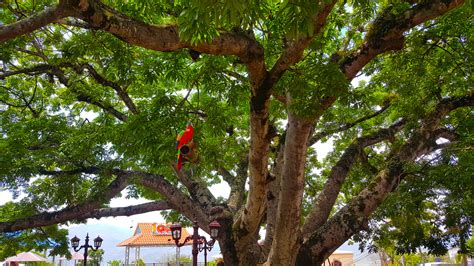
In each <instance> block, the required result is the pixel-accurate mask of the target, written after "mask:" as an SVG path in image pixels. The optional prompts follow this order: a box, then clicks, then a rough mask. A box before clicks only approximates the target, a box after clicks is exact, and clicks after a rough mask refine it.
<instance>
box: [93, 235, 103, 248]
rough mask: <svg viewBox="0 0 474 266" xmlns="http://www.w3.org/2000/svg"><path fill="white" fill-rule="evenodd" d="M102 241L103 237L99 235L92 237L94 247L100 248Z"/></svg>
mask: <svg viewBox="0 0 474 266" xmlns="http://www.w3.org/2000/svg"><path fill="white" fill-rule="evenodd" d="M102 241H103V239H102V238H101V237H100V236H97V237H96V238H95V239H94V247H95V248H96V249H98V248H100V246H101V245H102Z"/></svg>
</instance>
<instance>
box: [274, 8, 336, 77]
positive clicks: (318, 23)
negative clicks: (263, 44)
mask: <svg viewBox="0 0 474 266" xmlns="http://www.w3.org/2000/svg"><path fill="white" fill-rule="evenodd" d="M336 2H337V1H330V2H329V3H327V1H319V3H320V4H321V7H319V8H318V13H317V14H315V16H314V18H313V22H314V32H313V34H312V35H311V36H308V37H301V38H299V39H298V40H296V41H294V42H292V43H291V44H290V45H289V47H288V48H286V49H285V51H284V52H283V54H282V55H281V57H280V58H279V59H278V60H277V62H276V63H275V65H274V66H273V67H272V69H271V70H270V84H275V83H276V82H277V81H278V80H279V79H280V77H281V76H282V75H283V73H284V72H285V71H286V70H287V69H288V68H289V67H290V66H292V65H294V64H296V63H297V62H299V61H300V60H301V58H302V57H303V52H304V50H305V49H306V48H307V47H308V46H309V44H310V43H311V42H312V41H313V40H314V38H315V36H316V35H318V34H319V33H320V32H321V30H322V29H323V28H324V26H325V25H326V20H327V17H328V16H329V13H331V10H332V9H333V7H334V5H335V4H336Z"/></svg>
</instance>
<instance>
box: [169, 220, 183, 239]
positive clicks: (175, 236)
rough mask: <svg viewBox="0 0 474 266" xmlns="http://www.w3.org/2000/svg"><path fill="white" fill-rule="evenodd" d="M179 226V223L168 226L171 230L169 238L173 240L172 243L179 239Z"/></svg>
mask: <svg viewBox="0 0 474 266" xmlns="http://www.w3.org/2000/svg"><path fill="white" fill-rule="evenodd" d="M181 229H182V227H181V225H180V224H179V223H173V224H172V225H171V226H170V230H171V237H172V238H173V240H174V241H178V240H179V239H180V238H181Z"/></svg>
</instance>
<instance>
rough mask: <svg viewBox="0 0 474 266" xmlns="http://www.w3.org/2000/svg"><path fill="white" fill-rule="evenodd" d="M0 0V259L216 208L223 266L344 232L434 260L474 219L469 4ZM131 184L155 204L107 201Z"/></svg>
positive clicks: (327, 242) (294, 250)
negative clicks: (219, 188)
mask: <svg viewBox="0 0 474 266" xmlns="http://www.w3.org/2000/svg"><path fill="white" fill-rule="evenodd" d="M0 5H1V7H2V8H1V9H0V25H2V26H0V41H1V43H0V62H1V66H0V150H1V157H0V186H1V188H2V190H9V191H11V192H12V193H14V195H15V196H17V197H18V200H17V201H15V202H14V203H13V202H8V203H6V204H4V205H3V206H0V213H1V215H0V229H1V230H0V231H1V232H3V233H2V234H1V235H0V246H2V248H1V249H0V257H6V256H8V255H11V254H14V253H16V252H17V251H18V250H28V249H32V248H35V249H37V250H42V249H46V248H52V253H53V254H65V253H67V239H66V235H67V234H66V232H65V230H64V229H59V228H58V227H57V225H55V224H64V223H68V222H72V223H75V222H83V221H84V220H85V219H87V218H92V217H96V218H97V217H103V216H116V215H130V214H135V213H142V212H147V211H152V210H163V213H164V215H165V217H166V218H167V219H168V220H170V221H175V220H188V221H189V220H191V219H197V220H198V221H199V223H200V224H201V225H203V227H204V229H205V230H208V228H206V226H205V225H206V224H208V223H209V222H210V221H212V220H213V219H217V220H218V221H219V222H220V223H221V224H222V226H223V233H222V234H221V236H220V238H219V243H220V246H221V250H222V251H223V255H224V259H225V260H226V263H229V265H233V264H240V265H252V264H255V263H257V262H259V263H261V262H265V261H266V262H267V263H268V265H270V264H271V265H275V263H276V262H281V263H282V265H291V264H294V263H295V261H296V260H298V261H299V263H303V262H304V263H308V264H307V265H309V263H310V262H309V261H311V264H314V265H316V264H318V263H320V262H321V261H322V260H324V258H325V257H327V256H328V255H329V254H330V253H331V252H332V251H333V250H335V249H336V248H337V247H338V246H339V245H340V244H342V243H343V242H345V241H346V240H347V239H349V238H351V237H353V236H354V238H353V240H355V241H357V242H359V243H361V245H362V246H363V247H370V248H371V249H376V248H382V249H384V248H385V249H386V248H392V249H394V250H396V251H397V252H401V253H404V252H415V251H416V250H417V249H419V248H420V247H423V248H427V249H428V250H429V251H430V252H432V253H433V254H444V253H445V252H446V250H447V249H449V248H450V247H452V246H464V245H465V242H466V241H467V239H469V237H470V235H471V233H472V228H471V226H472V223H473V222H472V221H473V218H474V209H473V206H474V202H473V194H472V193H473V191H474V187H473V182H472V172H473V170H474V169H473V166H474V158H473V153H472V147H473V131H472V130H473V128H474V118H473V116H472V112H473V111H472V105H473V102H474V100H473V84H474V82H473V81H474V80H473V76H472V73H474V65H473V62H474V58H473V57H474V52H473V51H474V50H473V39H472V37H473V33H474V27H473V22H472V21H473V20H472V8H471V7H472V3H471V1H466V3H464V1H459V0H451V1H440V0H436V1H398V0H382V1H367V0H351V1H329V0H324V1H299V0H298V1H273V0H265V1H262V0H245V1H234V0H231V1H211V0H206V1H203V0H193V1H151V0H147V1H138V0H137V1H133V0H132V1H116V0H106V1H97V0H87V1H86V0H82V1H73V0H70V1H59V4H57V3H56V2H55V1H49V0H41V1H3V2H2V3H0ZM45 6H46V7H48V8H47V9H45V8H44V7H45ZM41 19H43V20H41ZM354 79H356V80H354ZM359 79H360V80H361V81H360V82H357V80H359ZM188 123H192V124H193V126H194V128H195V131H196V133H195V137H194V142H195V143H197V148H195V151H196V153H197V155H195V157H194V158H192V160H191V161H192V162H188V163H186V164H185V165H184V169H183V170H182V171H180V172H179V171H176V169H175V167H174V164H175V160H176V150H175V140H176V135H177V134H178V132H179V131H181V130H182V129H184V127H185V126H186V125H187V124H188ZM326 142H328V143H332V144H333V149H332V151H331V152H330V153H329V155H328V156H327V157H326V158H324V159H323V160H318V154H322V153H324V151H322V150H321V148H320V147H321V145H320V144H321V143H326ZM217 183H227V184H228V185H229V186H230V188H231V192H230V195H229V197H228V198H217V199H216V198H214V196H213V195H212V193H211V192H210V191H209V189H208V187H209V186H211V185H213V184H217ZM247 184H248V185H247ZM125 188H128V189H127V190H126V191H128V192H127V193H128V195H126V196H129V197H144V198H147V199H150V200H153V202H151V203H149V204H144V205H140V206H131V207H130V208H128V209H117V208H109V207H108V203H109V202H110V200H111V199H112V198H114V197H119V196H124V195H122V194H121V193H123V191H125ZM261 228H265V229H266V232H267V234H266V236H265V238H264V239H263V242H262V243H263V244H262V245H259V244H258V242H257V241H258V238H257V236H258V232H259V230H260V229H261ZM329 236H331V237H329ZM7 241H8V242H9V243H14V244H12V245H9V246H8V248H7V247H3V245H2V243H6V242H7ZM297 257H298V258H297ZM308 257H310V258H308ZM305 265H306V264H305Z"/></svg>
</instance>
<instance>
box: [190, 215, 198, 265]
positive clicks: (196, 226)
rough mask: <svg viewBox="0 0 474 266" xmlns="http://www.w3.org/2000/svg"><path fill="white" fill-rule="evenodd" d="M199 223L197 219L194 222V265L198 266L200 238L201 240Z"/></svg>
mask: <svg viewBox="0 0 474 266" xmlns="http://www.w3.org/2000/svg"><path fill="white" fill-rule="evenodd" d="M198 229H199V227H198V224H197V221H194V223H193V251H192V253H193V266H197V256H198V252H199V251H198V240H199V234H198Z"/></svg>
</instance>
